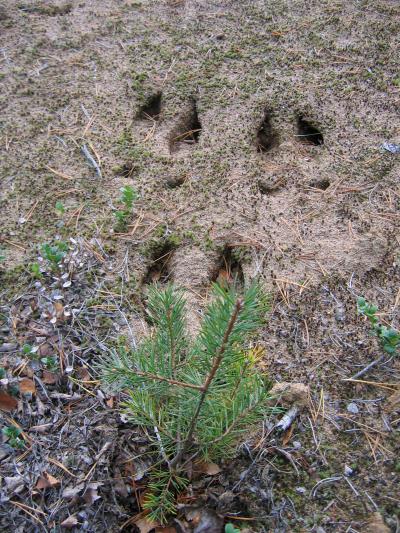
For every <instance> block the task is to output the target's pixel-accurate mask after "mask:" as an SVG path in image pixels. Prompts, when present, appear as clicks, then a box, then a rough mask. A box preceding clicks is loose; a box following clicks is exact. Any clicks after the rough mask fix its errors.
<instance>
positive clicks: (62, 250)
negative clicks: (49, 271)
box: [41, 241, 68, 268]
mask: <svg viewBox="0 0 400 533" xmlns="http://www.w3.org/2000/svg"><path fill="white" fill-rule="evenodd" d="M67 251H68V244H67V243H65V242H62V241H56V242H55V244H53V245H51V244H43V245H42V247H41V253H42V255H43V257H44V259H46V260H47V261H48V262H49V263H50V265H51V267H52V268H54V267H57V266H58V265H59V263H60V262H61V261H62V260H63V259H64V257H65V256H66V255H67Z"/></svg>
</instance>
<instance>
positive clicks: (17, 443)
mask: <svg viewBox="0 0 400 533" xmlns="http://www.w3.org/2000/svg"><path fill="white" fill-rule="evenodd" d="M2 433H3V435H4V436H5V437H6V438H7V440H8V444H9V445H10V446H12V447H13V448H15V449H19V450H20V449H21V448H23V447H24V446H25V442H24V439H21V437H20V435H21V433H22V429H20V428H17V426H14V425H12V426H7V427H5V428H3V429H2Z"/></svg>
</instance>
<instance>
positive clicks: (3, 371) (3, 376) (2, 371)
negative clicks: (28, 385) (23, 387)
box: [0, 366, 6, 379]
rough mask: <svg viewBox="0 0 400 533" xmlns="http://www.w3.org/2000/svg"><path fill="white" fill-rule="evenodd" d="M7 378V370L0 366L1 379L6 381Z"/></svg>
mask: <svg viewBox="0 0 400 533" xmlns="http://www.w3.org/2000/svg"><path fill="white" fill-rule="evenodd" d="M5 377H6V370H5V368H3V367H2V366H0V379H4V378H5Z"/></svg>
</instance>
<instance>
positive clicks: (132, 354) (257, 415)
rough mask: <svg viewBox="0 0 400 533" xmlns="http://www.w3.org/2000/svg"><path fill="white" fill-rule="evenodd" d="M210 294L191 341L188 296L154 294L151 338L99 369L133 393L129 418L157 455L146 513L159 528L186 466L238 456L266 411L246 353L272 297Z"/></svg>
mask: <svg viewBox="0 0 400 533" xmlns="http://www.w3.org/2000/svg"><path fill="white" fill-rule="evenodd" d="M213 296H214V298H213V301H212V302H211V303H210V304H209V306H208V308H207V309H206V312H205V315H204V319H203V322H202V325H201V329H200V332H199V333H198V335H197V337H196V339H194V340H191V339H190V337H189V335H188V334H187V331H186V320H185V298H184V294H183V292H182V291H180V290H178V289H175V288H174V287H173V286H172V285H168V286H167V287H166V288H165V290H160V289H159V288H158V287H157V286H155V287H152V288H150V289H149V299H148V312H149V316H150V319H151V322H152V324H153V325H154V331H153V333H152V334H151V335H150V336H149V337H147V338H146V339H144V340H143V341H142V343H141V344H140V345H139V346H138V347H137V349H135V350H132V351H126V350H120V352H119V353H117V352H115V353H114V354H113V355H112V356H111V357H109V358H107V359H105V360H103V362H102V363H101V364H100V367H101V371H102V376H103V380H104V382H105V383H106V384H107V385H108V386H109V387H110V388H111V389H114V390H117V391H128V394H129V399H128V400H127V401H126V402H125V403H124V404H123V409H124V412H125V413H126V414H127V415H128V418H129V419H130V420H131V421H132V422H133V423H135V424H137V425H139V426H142V427H143V428H145V429H146V433H147V434H148V435H149V437H150V439H151V442H152V444H153V447H154V449H155V450H156V451H155V453H156V457H155V463H156V464H157V469H154V470H152V471H151V473H150V484H149V495H148V496H147V497H146V501H145V503H144V507H145V508H146V509H148V510H150V514H149V518H151V519H153V520H158V521H159V522H162V523H165V521H166V518H167V516H168V515H170V514H173V513H174V512H175V497H176V494H177V493H179V492H180V491H182V490H183V488H184V487H185V486H186V485H187V483H188V480H187V478H186V477H185V467H187V465H188V464H189V463H190V462H191V461H193V460H194V459H196V460H197V459H199V460H203V461H209V460H218V459H221V458H226V457H229V456H233V455H234V453H235V449H236V446H235V445H236V442H237V440H238V438H239V437H240V436H241V435H242V434H243V433H244V432H246V431H247V430H248V428H249V426H251V425H252V424H254V423H257V422H258V421H260V420H261V419H262V418H263V417H264V416H265V413H266V410H267V407H266V402H267V400H268V399H269V394H268V391H269V388H270V385H269V383H268V381H267V380H266V378H265V376H264V375H262V374H261V372H259V371H258V370H257V368H256V367H255V361H254V358H251V357H249V356H248V353H247V352H246V350H245V347H246V345H247V343H248V341H249V340H250V338H251V336H252V335H254V334H255V333H256V331H257V330H258V329H259V328H260V327H261V326H262V324H263V323H264V320H265V316H266V312H267V309H268V304H267V299H266V297H265V295H264V294H263V292H262V291H261V289H260V287H259V285H253V286H251V287H250V288H249V289H247V291H246V292H245V294H244V295H243V297H242V298H239V297H238V296H237V295H236V294H235V292H234V290H233V289H225V288H223V287H221V286H219V285H214V287H213ZM163 466H165V468H163Z"/></svg>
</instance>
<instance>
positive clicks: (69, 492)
mask: <svg viewBox="0 0 400 533" xmlns="http://www.w3.org/2000/svg"><path fill="white" fill-rule="evenodd" d="M101 485H103V483H101V482H100V481H95V482H93V483H89V484H88V485H87V487H86V491H85V492H84V494H82V498H83V499H84V500H85V502H86V503H88V504H92V503H93V502H94V501H96V500H98V499H99V498H101V496H99V495H98V494H97V489H98V488H99V487H101ZM84 488H85V483H79V484H78V485H75V487H67V488H66V489H64V490H63V493H62V497H63V498H66V499H68V500H72V499H74V498H76V497H80V496H81V495H80V493H81V492H82V491H83V490H84Z"/></svg>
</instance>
